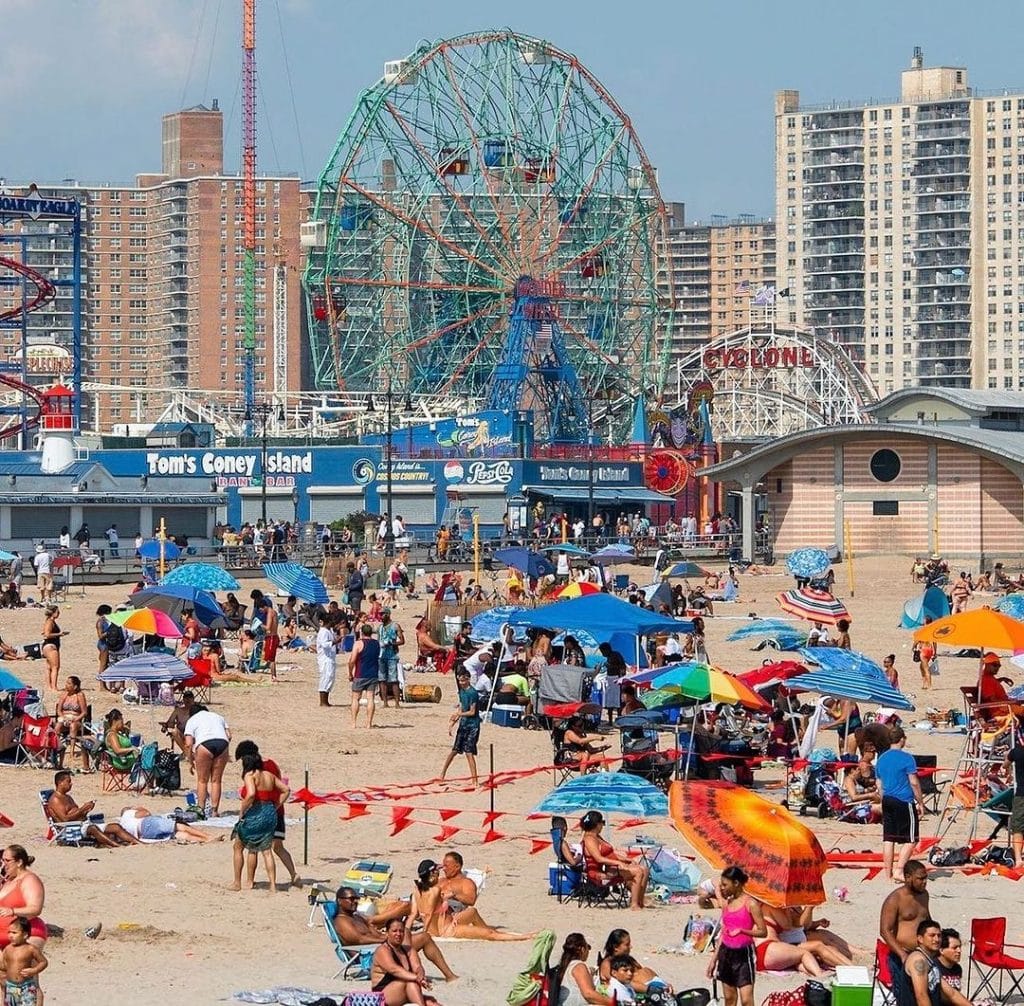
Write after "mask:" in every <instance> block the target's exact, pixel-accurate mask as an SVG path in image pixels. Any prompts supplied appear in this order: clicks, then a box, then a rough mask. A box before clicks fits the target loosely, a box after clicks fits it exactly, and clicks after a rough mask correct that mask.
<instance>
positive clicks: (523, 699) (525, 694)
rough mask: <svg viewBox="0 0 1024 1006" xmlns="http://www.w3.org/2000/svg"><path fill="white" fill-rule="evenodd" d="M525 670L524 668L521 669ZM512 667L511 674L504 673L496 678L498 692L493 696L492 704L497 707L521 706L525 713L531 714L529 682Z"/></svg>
mask: <svg viewBox="0 0 1024 1006" xmlns="http://www.w3.org/2000/svg"><path fill="white" fill-rule="evenodd" d="M523 669H524V670H525V668H523ZM517 671H518V669H517V668H516V667H515V666H513V669H512V671H511V673H509V672H505V673H504V674H502V675H501V676H500V677H499V678H498V692H497V694H496V695H495V696H494V704H495V705H498V706H523V707H525V711H526V713H530V712H531V704H530V682H529V681H528V680H527V679H526V676H525V675H523V674H520V673H517Z"/></svg>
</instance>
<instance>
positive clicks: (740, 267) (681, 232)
mask: <svg viewBox="0 0 1024 1006" xmlns="http://www.w3.org/2000/svg"><path fill="white" fill-rule="evenodd" d="M667 209H668V214H669V230H668V249H667V253H666V252H662V254H663V256H664V259H665V263H664V270H670V271H671V273H672V292H673V297H674V305H673V319H672V324H673V332H672V358H673V360H678V359H681V358H682V357H684V356H686V355H688V354H689V353H690V352H691V351H693V350H695V349H700V348H701V347H702V346H704V345H705V344H706V343H707V342H708V341H710V340H711V339H715V338H717V337H718V336H720V335H725V334H726V333H728V332H735V331H737V330H738V329H741V328H745V327H746V326H747V325H748V324H749V321H750V300H751V298H752V297H753V296H754V294H755V293H756V292H757V290H758V289H760V288H761V287H762V286H765V285H767V284H774V283H775V224H774V222H773V221H771V220H759V219H756V218H754V217H753V216H741V217H737V218H735V219H727V218H726V217H712V219H711V223H710V224H703V223H693V224H687V223H686V221H685V217H684V205H683V204H682V203H669V204H668V206H667ZM659 272H662V270H659ZM661 292H662V294H663V295H665V296H667V294H668V284H667V282H665V281H662V283H661Z"/></svg>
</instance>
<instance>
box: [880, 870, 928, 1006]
mask: <svg viewBox="0 0 1024 1006" xmlns="http://www.w3.org/2000/svg"><path fill="white" fill-rule="evenodd" d="M928 902H929V898H928V871H927V870H926V869H925V865H924V863H922V862H921V861H920V860H917V859H911V860H910V861H909V862H908V863H907V865H906V866H904V867H903V884H902V885H901V886H900V887H897V888H896V890H895V891H892V892H891V893H890V894H889V895H888V897H886V899H885V901H883V902H882V910H881V912H880V914H879V919H878V935H879V937H880V938H881V940H882V941H883V942H884V943H885V945H886V946H887V947H888V948H889V973H890V974H891V975H892V992H893V995H894V996H895V997H896V1004H897V1006H914V994H913V991H912V990H911V988H910V983H909V982H908V981H907V973H906V971H905V970H904V967H903V962H904V961H905V960H906V959H907V956H908V955H909V954H910V952H911V950H913V949H914V948H915V947H916V946H917V927H918V926H919V925H920V924H921V923H922V922H924V920H925V919H927V918H929V916H930V912H929V908H928Z"/></svg>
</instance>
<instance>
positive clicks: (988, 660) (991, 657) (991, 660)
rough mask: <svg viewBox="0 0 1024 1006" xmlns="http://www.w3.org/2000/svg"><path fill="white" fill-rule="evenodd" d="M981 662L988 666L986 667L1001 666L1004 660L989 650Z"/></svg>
mask: <svg viewBox="0 0 1024 1006" xmlns="http://www.w3.org/2000/svg"><path fill="white" fill-rule="evenodd" d="M981 662H982V664H986V665H987V664H1000V663H1002V659H1001V658H1000V657H999V655H998V654H996V653H993V652H992V651H991V650H989V651H988V653H986V654H985V656H984V657H982V658H981Z"/></svg>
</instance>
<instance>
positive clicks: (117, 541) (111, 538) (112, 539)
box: [103, 524, 121, 559]
mask: <svg viewBox="0 0 1024 1006" xmlns="http://www.w3.org/2000/svg"><path fill="white" fill-rule="evenodd" d="M103 533H104V535H106V538H107V544H108V545H109V546H110V556H111V558H112V559H117V558H119V557H120V555H121V538H120V536H119V535H118V533H117V525H116V524H111V525H110V527H108V528H107V530H106V531H104V532H103Z"/></svg>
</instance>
